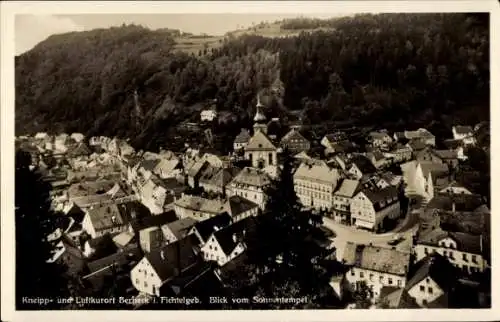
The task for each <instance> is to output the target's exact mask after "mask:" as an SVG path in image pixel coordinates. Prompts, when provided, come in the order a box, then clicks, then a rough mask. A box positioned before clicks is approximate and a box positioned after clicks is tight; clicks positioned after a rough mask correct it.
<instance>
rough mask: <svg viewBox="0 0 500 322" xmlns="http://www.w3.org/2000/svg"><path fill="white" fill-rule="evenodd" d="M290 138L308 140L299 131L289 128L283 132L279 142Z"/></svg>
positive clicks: (282, 142)
mask: <svg viewBox="0 0 500 322" xmlns="http://www.w3.org/2000/svg"><path fill="white" fill-rule="evenodd" d="M290 140H298V141H308V140H307V139H306V138H305V137H304V136H303V135H302V134H300V132H299V131H297V130H295V129H291V130H290V131H289V132H288V133H287V134H285V135H284V136H283V137H282V138H281V144H286V143H288V142H289V141H290Z"/></svg>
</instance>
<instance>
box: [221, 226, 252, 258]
mask: <svg viewBox="0 0 500 322" xmlns="http://www.w3.org/2000/svg"><path fill="white" fill-rule="evenodd" d="M254 225H255V220H254V218H253V217H247V218H245V219H243V220H240V221H238V222H236V223H234V224H232V225H229V226H226V227H224V228H222V229H220V230H217V231H216V232H214V237H215V239H216V240H217V242H218V243H219V245H220V247H221V248H222V251H223V252H224V254H226V255H229V254H231V252H232V251H233V250H234V248H235V247H236V246H237V245H238V244H239V243H240V242H243V240H244V237H245V236H246V234H247V230H249V229H253V227H254Z"/></svg>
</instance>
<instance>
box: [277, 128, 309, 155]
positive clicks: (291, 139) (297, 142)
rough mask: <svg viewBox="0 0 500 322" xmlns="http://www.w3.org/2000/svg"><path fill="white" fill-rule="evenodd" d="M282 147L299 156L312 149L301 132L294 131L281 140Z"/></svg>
mask: <svg viewBox="0 0 500 322" xmlns="http://www.w3.org/2000/svg"><path fill="white" fill-rule="evenodd" d="M280 147H281V148H282V149H283V150H284V149H288V151H290V152H291V153H293V154H297V153H300V152H305V151H308V150H309V149H310V148H311V143H310V142H309V141H308V140H307V139H306V138H305V137H304V136H303V135H302V134H300V132H299V131H297V130H295V129H292V130H290V132H288V133H287V134H285V136H283V138H281V141H280Z"/></svg>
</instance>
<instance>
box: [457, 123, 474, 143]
mask: <svg viewBox="0 0 500 322" xmlns="http://www.w3.org/2000/svg"><path fill="white" fill-rule="evenodd" d="M451 131H452V133H453V139H454V140H461V141H462V142H463V143H464V145H474V144H476V138H475V137H474V130H473V129H472V127H471V126H469V125H467V126H464V125H456V126H454V127H452V129H451Z"/></svg>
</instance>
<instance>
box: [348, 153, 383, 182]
mask: <svg viewBox="0 0 500 322" xmlns="http://www.w3.org/2000/svg"><path fill="white" fill-rule="evenodd" d="M350 162H351V166H350V167H349V170H348V171H347V172H348V173H349V174H350V175H352V176H353V177H354V178H355V179H358V180H360V179H361V178H362V177H363V176H366V175H370V174H373V173H375V172H377V169H376V168H375V166H374V165H373V164H372V163H371V161H370V160H368V159H367V158H366V157H365V156H362V155H356V156H354V157H353V158H352V159H351V161H350Z"/></svg>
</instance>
